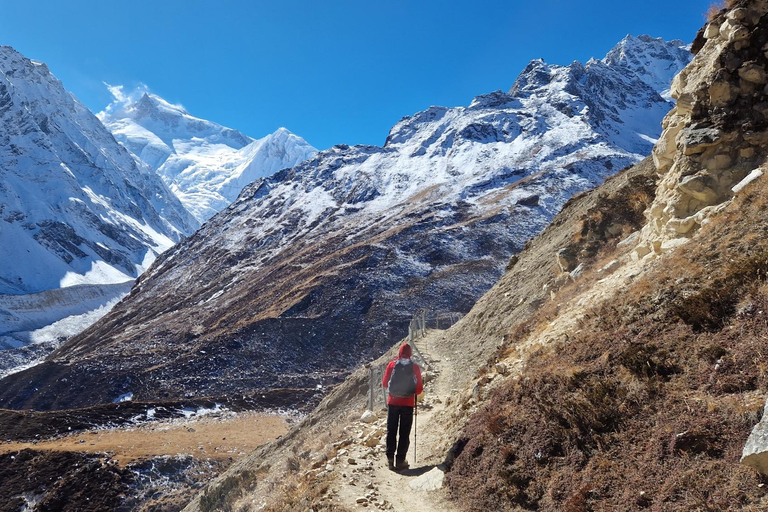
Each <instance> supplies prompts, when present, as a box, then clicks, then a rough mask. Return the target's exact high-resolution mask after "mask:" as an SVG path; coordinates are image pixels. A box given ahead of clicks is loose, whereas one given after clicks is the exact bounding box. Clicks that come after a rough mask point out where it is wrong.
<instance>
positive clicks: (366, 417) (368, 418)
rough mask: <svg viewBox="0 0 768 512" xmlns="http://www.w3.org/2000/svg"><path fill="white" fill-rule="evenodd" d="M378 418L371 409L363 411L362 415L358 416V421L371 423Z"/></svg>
mask: <svg viewBox="0 0 768 512" xmlns="http://www.w3.org/2000/svg"><path fill="white" fill-rule="evenodd" d="M377 419H378V418H377V417H376V413H375V412H373V411H365V412H364V413H363V415H362V416H361V417H360V421H362V422H363V423H373V422H374V421H376V420H377Z"/></svg>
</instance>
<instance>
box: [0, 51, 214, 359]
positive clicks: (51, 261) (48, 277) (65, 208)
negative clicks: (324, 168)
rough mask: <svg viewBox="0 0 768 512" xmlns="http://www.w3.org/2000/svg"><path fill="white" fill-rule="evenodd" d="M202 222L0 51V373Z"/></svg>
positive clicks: (48, 346)
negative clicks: (8, 349)
mask: <svg viewBox="0 0 768 512" xmlns="http://www.w3.org/2000/svg"><path fill="white" fill-rule="evenodd" d="M198 225H199V224H198V222H197V221H196V220H195V219H194V218H193V217H192V216H191V215H190V214H189V212H187V210H185V209H184V207H183V206H182V204H181V203H180V202H179V200H178V198H177V197H176V196H175V195H174V194H173V192H171V190H170V189H169V188H168V187H167V186H166V185H165V184H164V183H163V181H162V180H161V179H160V177H159V176H157V174H156V173H155V172H154V171H153V170H152V169H151V168H149V167H148V166H147V165H145V164H143V163H141V162H136V161H134V159H133V158H132V157H131V155H130V154H129V153H128V151H126V150H125V148H123V147H122V146H121V145H120V144H118V143H117V142H116V141H115V139H114V137H112V135H111V134H110V133H109V131H107V130H106V128H104V126H103V125H102V124H101V122H100V121H99V120H98V119H97V118H96V117H95V116H94V115H93V114H92V113H91V112H90V111H89V110H88V109H87V108H86V107H84V106H83V105H82V104H81V103H80V102H79V101H77V99H75V98H74V97H73V96H72V95H71V94H70V93H69V92H67V91H66V90H65V89H64V86H63V85H62V83H61V82H60V81H59V80H57V79H56V77H55V76H53V75H52V74H51V73H50V71H49V70H48V68H47V67H46V66H45V64H42V63H39V62H34V61H31V60H29V59H27V58H25V57H24V56H23V55H21V54H19V53H18V52H16V51H15V50H14V49H13V48H10V47H7V46H5V47H0V350H2V352H0V360H2V362H0V373H3V372H4V371H6V370H11V369H12V368H13V367H15V366H18V365H22V364H26V363H29V362H30V361H31V360H33V359H37V358H39V357H42V356H43V355H45V354H47V353H50V351H51V350H52V348H53V347H56V346H58V344H60V342H61V339H63V338H66V337H67V336H70V335H72V334H76V333H79V332H80V331H82V330H83V329H85V328H86V327H87V326H88V325H90V324H91V323H93V322H94V321H95V320H96V319H97V318H99V317H100V316H103V314H104V313H106V310H105V309H106V305H107V304H109V305H110V306H111V305H112V304H113V303H114V302H116V301H117V300H118V299H119V298H120V297H121V296H123V295H125V294H126V293H127V292H128V289H129V288H130V282H131V281H133V279H135V278H136V277H137V276H138V275H139V274H141V273H142V272H143V271H144V270H146V269H147V268H148V267H149V266H150V264H151V263H152V261H153V260H154V259H155V257H156V256H157V255H158V254H159V253H161V252H162V251H164V250H166V249H167V248H169V247H171V246H172V245H173V244H174V243H176V242H178V241H179V240H181V238H183V237H184V236H185V235H188V234H190V233H192V232H193V231H194V230H195V229H197V227H198ZM126 283H128V284H126ZM54 324H58V325H54ZM6 348H10V349H11V350H12V351H11V352H8V351H5V350H3V349H6Z"/></svg>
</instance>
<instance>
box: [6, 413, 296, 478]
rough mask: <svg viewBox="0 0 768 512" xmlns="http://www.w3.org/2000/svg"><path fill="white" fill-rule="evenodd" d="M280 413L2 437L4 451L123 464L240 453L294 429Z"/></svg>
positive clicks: (224, 456) (207, 457)
mask: <svg viewBox="0 0 768 512" xmlns="http://www.w3.org/2000/svg"><path fill="white" fill-rule="evenodd" d="M288 427H289V425H288V423H287V421H286V418H285V417H283V416H280V415H276V414H261V413H228V414H226V415H224V416H223V417H203V418H200V419H195V420H188V421H185V420H170V421H157V422H147V423H143V424H141V425H139V426H136V427H120V428H114V429H98V430H91V431H86V432H78V433H76V434H72V435H66V436H62V437H59V438H55V439H50V440H45V441H38V442H35V443H25V442H10V443H8V442H6V443H0V454H3V453H13V452H18V451H20V450H24V449H25V448H31V449H35V450H52V451H65V452H67V451H70V452H86V453H102V452H104V453H109V454H110V455H111V458H112V459H113V460H115V461H116V462H118V463H119V464H120V465H121V466H125V465H126V464H128V463H130V462H133V461H137V460H140V459H148V458H152V457H156V456H162V455H182V454H189V455H193V456H194V457H197V458H202V459H229V458H232V459H237V458H240V457H241V456H243V455H245V454H246V453H248V452H250V451H252V450H254V449H255V448H257V447H258V446H261V445H262V444H264V443H266V442H268V441H270V440H272V439H275V438H276V437H277V436H279V435H282V434H284V433H285V432H286V431H287V430H288Z"/></svg>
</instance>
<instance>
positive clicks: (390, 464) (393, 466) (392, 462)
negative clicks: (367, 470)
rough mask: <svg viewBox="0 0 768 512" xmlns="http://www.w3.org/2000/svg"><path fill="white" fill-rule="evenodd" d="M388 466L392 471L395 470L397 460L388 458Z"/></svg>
mask: <svg viewBox="0 0 768 512" xmlns="http://www.w3.org/2000/svg"><path fill="white" fill-rule="evenodd" d="M387 466H388V467H389V469H390V470H391V471H394V470H395V458H394V457H387Z"/></svg>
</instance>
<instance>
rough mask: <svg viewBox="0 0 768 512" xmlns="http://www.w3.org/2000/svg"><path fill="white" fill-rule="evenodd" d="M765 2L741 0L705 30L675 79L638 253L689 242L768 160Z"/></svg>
mask: <svg viewBox="0 0 768 512" xmlns="http://www.w3.org/2000/svg"><path fill="white" fill-rule="evenodd" d="M766 13H768V5H767V4H766V2H764V1H742V2H738V3H737V4H736V7H734V8H732V9H730V10H724V11H722V12H721V13H720V14H719V15H718V16H716V17H715V18H714V19H712V20H711V22H710V23H709V24H708V25H707V26H706V27H705V29H704V30H703V31H702V32H700V34H699V36H698V37H697V40H696V42H695V43H694V45H693V47H694V49H695V50H696V51H697V54H696V57H695V58H694V59H693V61H692V62H691V64H690V65H688V66H687V67H686V68H685V69H684V70H683V71H682V72H680V74H679V75H678V76H677V77H676V78H675V80H674V82H673V84H672V92H671V94H672V97H673V98H675V99H676V100H677V104H676V106H675V108H673V109H672V111H671V112H670V113H669V114H667V116H666V117H665V118H664V123H663V127H664V131H663V133H662V135H661V138H660V139H659V142H658V144H657V145H656V146H655V148H654V150H653V158H654V162H655V164H656V167H657V169H658V173H659V176H660V185H659V190H658V192H657V195H656V201H655V202H654V204H653V205H652V206H651V207H650V209H649V210H648V214H647V215H648V225H647V226H646V227H645V228H644V229H643V232H642V237H641V242H640V244H639V246H638V248H637V256H638V257H641V258H642V257H646V256H649V255H651V256H653V255H658V254H661V253H663V252H665V251H667V250H669V249H671V248H674V247H676V246H678V245H680V244H681V243H684V242H685V241H686V240H687V239H689V238H690V237H691V236H693V234H694V233H695V232H696V231H697V229H698V228H699V227H700V226H701V225H702V223H703V222H705V220H706V218H707V217H708V216H709V215H710V214H711V213H712V212H713V211H715V210H716V209H717V207H718V205H721V204H722V203H723V202H724V201H727V200H728V199H730V198H731V197H732V195H733V192H732V188H733V187H734V185H736V184H738V183H739V182H740V181H741V180H742V179H743V178H744V177H745V176H747V175H748V174H749V173H750V171H752V170H753V169H755V168H756V167H758V166H760V165H762V164H763V163H764V162H765V158H766V148H767V146H768V94H767V92H768V91H767V90H766V84H767V83H768V77H767V76H766V66H768V57H767V56H766V52H765V49H766V44H767V43H768V30H766V22H765V20H764V16H765V14H766Z"/></svg>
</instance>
